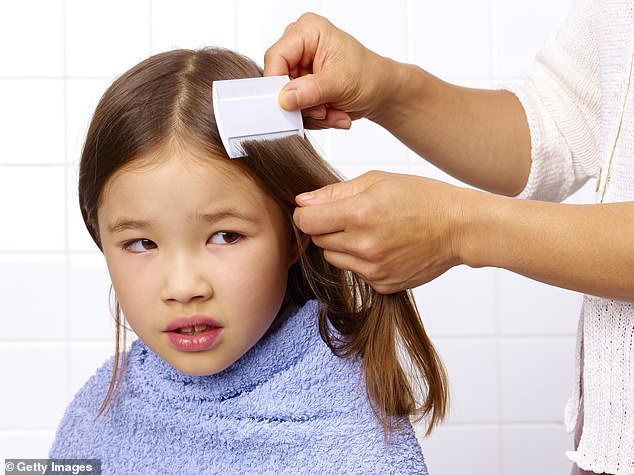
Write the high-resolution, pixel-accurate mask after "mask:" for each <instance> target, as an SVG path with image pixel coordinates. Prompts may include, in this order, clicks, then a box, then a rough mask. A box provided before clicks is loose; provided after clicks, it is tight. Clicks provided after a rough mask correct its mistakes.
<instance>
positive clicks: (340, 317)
mask: <svg viewBox="0 0 634 475" xmlns="http://www.w3.org/2000/svg"><path fill="white" fill-rule="evenodd" d="M261 75H262V70H261V69H260V68H259V67H258V66H257V65H256V64H255V63H253V62H252V61H251V60H250V59H248V58H246V57H244V56H241V55H239V54H237V53H235V52H232V51H229V50H225V49H221V48H205V49H201V50H196V51H192V50H175V51H169V52H166V53H161V54H157V55H155V56H152V57H150V58H148V59H146V60H145V61H143V62H141V63H139V64H138V65H137V66H135V67H134V68H132V69H131V70H129V71H128V72H126V73H125V74H123V75H122V76H120V77H119V78H118V79H117V80H116V81H115V82H114V83H113V84H112V85H111V86H110V88H109V89H108V90H107V91H106V92H105V94H104V95H103V97H102V98H101V101H100V102H99V104H98V106H97V108H96V110H95V113H94V116H93V119H92V122H91V124H90V128H89V130H88V134H87V137H86V141H85V144H84V148H83V151H82V157H81V164H80V172H79V202H80V207H81V212H82V216H83V218H84V222H85V223H86V227H87V228H88V231H89V232H90V235H91V236H92V238H93V239H94V241H95V242H96V243H97V246H99V248H101V242H100V238H99V232H98V223H97V210H98V207H99V204H100V197H101V194H102V191H103V189H104V187H105V185H106V183H107V182H108V180H109V179H110V178H111V177H112V176H113V174H114V173H115V172H117V171H119V170H121V169H122V168H124V167H127V166H131V165H132V163H133V161H134V160H135V159H136V158H137V157H141V156H147V155H148V154H149V153H152V152H156V151H160V150H161V149H162V148H165V147H169V146H174V145H175V144H176V145H178V146H182V147H190V148H192V149H194V150H197V151H201V152H203V153H207V154H213V155H214V156H216V157H217V156H225V157H226V156H227V155H226V152H225V150H224V148H223V147H222V142H221V140H220V136H219V134H218V128H217V126H216V122H215V119H214V113H213V109H212V101H211V84H212V82H213V81H214V80H221V79H238V78H246V77H256V76H261ZM244 149H245V151H246V152H247V155H248V156H247V157H245V158H241V159H237V160H232V161H231V164H233V165H235V166H238V167H240V168H241V169H242V170H243V171H244V172H245V173H247V174H249V175H250V176H251V177H253V179H255V180H256V181H257V182H258V183H259V184H260V185H261V186H262V188H263V190H265V191H266V192H267V193H268V194H269V195H270V196H271V197H272V198H273V199H274V200H275V201H276V202H277V204H278V205H279V207H280V209H281V210H282V212H283V213H284V214H285V215H286V218H287V220H288V223H289V226H290V227H291V228H292V231H293V233H294V235H295V238H296V240H297V242H298V245H299V246H300V248H302V247H305V249H304V251H303V253H302V254H301V256H300V259H299V260H298V262H297V263H296V264H295V265H294V266H293V267H292V268H291V269H290V271H289V279H288V286H287V299H290V300H292V301H293V302H294V303H296V304H297V305H302V304H304V303H305V302H306V301H307V300H310V299H316V300H318V301H319V302H320V313H319V329H320V333H321V336H322V338H323V340H324V341H325V342H326V344H327V345H328V346H329V347H330V348H331V349H332V351H333V352H334V353H335V354H336V355H338V356H341V357H358V358H360V360H361V362H362V368H363V374H364V380H365V386H366V390H367V394H368V397H369V400H370V402H371V404H372V407H373V410H374V411H375V414H376V416H377V417H378V419H379V420H380V421H381V423H382V425H383V427H384V428H385V429H386V430H392V429H395V428H396V426H397V425H398V424H397V421H398V418H402V417H407V416H412V417H413V418H415V419H422V418H426V419H427V422H428V426H427V427H428V433H429V432H430V431H431V430H432V428H433V427H434V426H435V425H436V424H437V423H438V422H440V421H441V420H442V419H443V418H444V417H445V414H446V411H447V406H448V385H447V379H446V374H445V370H444V367H443V365H442V363H441V361H440V358H439V356H438V354H437V353H436V351H435V349H434V347H433V345H432V343H431V341H430V339H429V337H428V336H427V334H426V333H425V330H424V328H423V325H422V323H421V320H420V317H419V315H418V312H417V310H416V306H415V304H414V301H413V299H412V296H411V294H410V292H409V291H404V292H397V293H394V294H389V295H383V294H379V293H378V292H376V291H374V290H373V289H372V288H371V287H370V286H369V285H368V284H367V283H365V282H364V281H363V280H361V279H360V278H359V277H358V276H356V275H354V274H352V273H351V272H347V271H342V270H340V269H338V268H336V267H334V266H332V265H331V264H329V263H328V262H327V261H326V260H325V259H324V257H323V252H322V250H321V249H319V248H318V247H316V246H315V245H314V244H313V243H312V242H309V241H307V239H306V236H304V235H303V234H302V233H301V231H299V230H298V229H297V228H295V226H294V224H293V219H292V215H293V210H294V208H295V196H296V195H298V194H300V193H302V192H305V191H309V190H314V189H317V188H320V187H322V186H324V185H327V184H330V183H334V182H337V181H340V180H341V178H340V177H339V175H338V174H337V173H336V172H335V171H334V170H333V169H332V168H331V167H330V166H329V165H328V164H327V163H326V162H325V161H324V160H323V159H322V158H321V157H320V156H319V155H318V154H317V153H316V152H315V150H314V149H313V147H312V146H311V145H310V143H309V142H308V140H306V139H303V138H300V137H292V138H287V139H282V140H276V141H267V142H262V141H260V142H249V143H246V144H244ZM227 160H228V161H229V158H227ZM306 242H309V244H308V245H306V244H305V243H306ZM302 243H304V244H303V246H302ZM115 318H116V352H115V362H114V367H113V375H112V379H111V383H110V388H109V390H108V393H107V396H106V399H105V400H104V402H103V404H102V406H101V409H100V412H99V413H100V414H101V413H102V412H103V411H104V410H105V409H106V407H107V406H108V405H109V403H110V402H111V401H112V400H113V398H114V397H115V396H116V393H117V390H118V387H119V385H120V383H121V378H122V374H123V368H124V365H125V353H124V352H121V349H122V344H123V348H124V347H125V334H126V332H125V326H124V324H123V322H122V318H121V312H120V309H119V306H118V303H117V304H116V307H115Z"/></svg>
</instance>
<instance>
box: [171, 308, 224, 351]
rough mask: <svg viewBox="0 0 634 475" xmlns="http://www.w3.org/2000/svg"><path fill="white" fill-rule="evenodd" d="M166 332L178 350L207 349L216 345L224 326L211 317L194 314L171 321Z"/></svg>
mask: <svg viewBox="0 0 634 475" xmlns="http://www.w3.org/2000/svg"><path fill="white" fill-rule="evenodd" d="M164 333H166V334H167V338H168V339H169V341H170V343H171V344H172V346H173V347H174V348H176V349H177V350H180V351H205V350H208V349H209V348H211V347H212V346H214V344H215V343H216V341H217V340H218V337H219V336H220V334H221V333H222V326H221V325H220V324H219V323H217V322H216V321H215V320H214V319H212V318H210V317H206V316H204V315H192V316H188V317H179V318H177V319H175V320H173V321H171V322H170V323H169V324H168V325H167V327H166V328H165V331H164Z"/></svg>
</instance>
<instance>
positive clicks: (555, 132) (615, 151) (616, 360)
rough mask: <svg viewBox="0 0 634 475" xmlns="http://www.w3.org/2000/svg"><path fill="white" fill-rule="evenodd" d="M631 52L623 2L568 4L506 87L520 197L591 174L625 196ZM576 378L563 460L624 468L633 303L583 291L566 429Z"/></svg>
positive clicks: (631, 401) (569, 188)
mask: <svg viewBox="0 0 634 475" xmlns="http://www.w3.org/2000/svg"><path fill="white" fill-rule="evenodd" d="M633 59H634V7H633V4H632V1H631V0H603V1H599V0H578V1H576V3H575V5H574V7H573V9H572V11H571V14H570V16H569V18H568V20H567V21H566V23H565V24H564V26H563V28H562V29H561V30H560V32H559V33H558V34H557V35H556V36H555V37H553V38H552V39H551V40H550V41H549V42H548V43H547V44H546V45H545V47H544V48H543V50H542V51H541V52H540V53H539V54H538V56H537V58H536V62H535V64H534V66H533V68H532V69H531V70H530V71H529V72H528V73H527V74H526V76H525V80H524V82H523V84H520V85H517V86H512V87H509V89H510V90H511V91H513V92H514V93H515V94H516V95H517V96H518V97H519V99H520V101H521V102H522V105H523V106H524V109H525V111H526V116H527V118H528V122H529V125H530V130H531V141H532V158H533V164H532V167H531V174H530V177H529V180H528V184H527V186H526V189H525V190H524V191H523V192H522V194H521V195H520V196H521V197H524V198H534V199H543V200H563V199H564V198H566V197H567V196H569V195H570V194H571V193H573V192H574V191H575V190H577V189H578V188H579V187H580V186H581V185H583V183H585V182H586V181H587V180H588V179H589V178H592V177H596V178H598V187H597V201H598V202H606V203H607V202H620V201H634V80H633V78H632V61H633ZM631 238H632V236H623V239H625V240H627V239H631ZM582 354H583V359H584V365H583V374H581V369H580V368H581V364H580V363H581V355H582ZM581 378H583V401H584V423H583V434H582V437H581V441H580V443H579V447H578V449H577V450H576V451H574V452H569V453H568V457H569V458H570V459H571V460H573V461H574V462H576V463H577V464H578V465H579V467H581V468H583V469H585V470H592V471H594V472H598V473H600V472H607V473H614V474H619V475H620V474H634V305H632V304H629V303H625V302H617V301H612V300H607V299H602V298H597V297H590V296H586V297H585V298H584V303H583V309H582V312H581V318H580V324H579V335H578V343H577V381H578V383H577V384H576V386H575V388H574V392H573V395H572V398H571V399H570V401H569V403H568V406H567V407H566V425H567V428H568V430H569V431H572V430H573V429H574V427H575V422H576V419H577V417H578V415H579V409H580V400H581V399H580V396H581V385H580V384H579V383H580V382H581Z"/></svg>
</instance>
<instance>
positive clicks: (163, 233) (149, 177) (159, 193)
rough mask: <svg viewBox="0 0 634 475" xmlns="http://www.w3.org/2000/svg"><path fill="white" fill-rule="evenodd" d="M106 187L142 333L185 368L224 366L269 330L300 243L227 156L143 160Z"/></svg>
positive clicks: (126, 291)
mask: <svg viewBox="0 0 634 475" xmlns="http://www.w3.org/2000/svg"><path fill="white" fill-rule="evenodd" d="M140 163H141V164H148V165H147V166H140V167H137V168H132V169H128V170H125V171H121V172H118V173H116V174H115V175H114V176H113V177H112V178H111V179H110V180H109V181H108V183H107V184H106V187H105V188H104V190H103V193H102V199H101V204H100V207H99V212H98V223H99V233H100V236H101V242H102V247H103V253H104V255H105V258H106V262H107V264H108V269H109V271H110V277H111V279H112V284H113V287H114V290H115V293H116V295H117V298H118V300H119V303H120V305H121V308H122V309H123V313H124V315H125V317H126V319H127V320H128V322H129V324H130V326H131V327H132V329H133V330H134V331H135V333H136V334H137V335H138V336H139V338H141V340H143V342H145V344H147V345H148V346H149V347H150V348H151V349H152V350H153V351H154V352H155V353H157V354H158V355H159V356H160V357H161V358H163V359H164V360H165V361H167V362H168V363H170V364H171V365H172V366H173V367H174V368H176V369H178V370H180V371H183V372H184V373H187V374H190V375H195V376H201V375H209V374H213V373H217V372H219V371H222V370H223V369H225V368H227V367H228V366H230V365H231V364H232V363H234V362H235V361H236V360H238V359H239V358H240V357H241V356H242V355H243V354H244V353H246V352H247V350H249V349H250V348H251V347H252V346H253V345H255V344H256V343H257V342H258V340H260V338H261V337H262V336H263V335H264V334H265V332H266V331H267V329H268V328H269V327H270V325H271V323H272V322H273V320H274V319H275V317H276V315H277V314H278V311H279V310H280V307H281V305H282V301H283V299H284V294H285V290H286V280H287V274H288V269H289V267H290V266H291V265H292V264H293V263H294V262H295V260H296V259H297V252H298V251H297V246H296V245H295V244H292V238H291V235H290V232H289V231H288V227H287V225H286V222H285V219H284V218H283V216H282V213H281V211H280V209H279V207H278V206H277V204H276V203H275V202H274V201H273V199H272V198H270V197H269V196H268V195H266V193H264V192H263V190H262V189H261V188H260V187H259V186H258V185H257V183H256V182H255V181H253V180H252V179H251V178H250V177H248V176H246V175H244V173H242V172H241V171H240V169H239V168H238V167H236V166H235V165H232V164H231V163H230V162H228V161H227V160H226V159H224V158H222V157H210V158H208V159H207V160H205V161H204V162H203V161H202V160H201V159H200V158H197V157H196V156H194V155H193V154H191V153H189V152H187V151H175V152H169V153H168V154H165V153H161V154H160V156H159V155H158V154H150V155H149V156H147V157H141V159H140Z"/></svg>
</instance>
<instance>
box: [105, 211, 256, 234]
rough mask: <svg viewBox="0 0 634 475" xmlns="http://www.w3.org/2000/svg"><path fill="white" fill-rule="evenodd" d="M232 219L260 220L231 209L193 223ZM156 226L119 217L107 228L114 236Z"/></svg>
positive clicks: (201, 215) (198, 217)
mask: <svg viewBox="0 0 634 475" xmlns="http://www.w3.org/2000/svg"><path fill="white" fill-rule="evenodd" d="M228 218H234V219H239V220H241V221H247V222H250V223H255V224H257V223H259V222H260V220H259V219H258V217H257V216H254V215H250V214H246V213H241V212H240V211H237V210H233V209H219V210H217V211H213V212H211V213H198V214H196V215H194V216H193V219H194V220H195V221H200V222H203V223H215V222H217V221H221V220H223V219H228ZM155 224H156V221H154V220H142V219H132V218H126V217H121V218H118V219H117V220H116V221H115V222H114V223H113V224H111V225H110V226H108V232H110V233H112V234H115V233H120V232H122V231H127V230H131V229H132V230H142V231H143V230H147V229H150V228H152V227H153V226H154V225H155Z"/></svg>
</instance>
